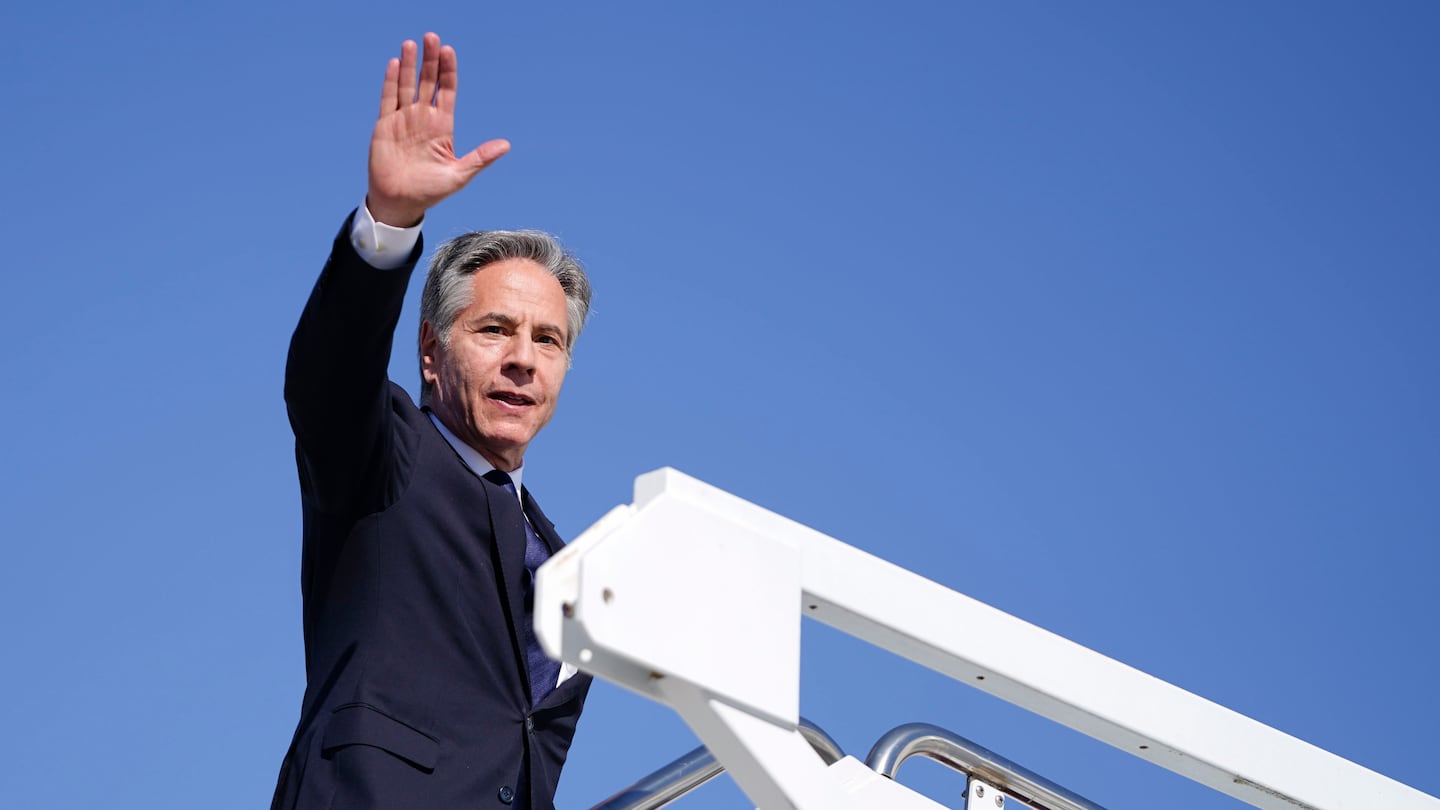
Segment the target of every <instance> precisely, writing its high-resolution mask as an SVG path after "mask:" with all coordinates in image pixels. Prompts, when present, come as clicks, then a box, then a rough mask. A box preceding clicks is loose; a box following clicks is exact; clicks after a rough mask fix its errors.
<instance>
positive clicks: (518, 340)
mask: <svg viewBox="0 0 1440 810" xmlns="http://www.w3.org/2000/svg"><path fill="white" fill-rule="evenodd" d="M505 367H506V368H513V369H516V370H517V371H523V372H525V373H526V374H533V373H534V372H535V341H534V340H532V339H531V337H530V335H529V333H527V332H525V331H523V330H522V331H519V332H516V333H515V334H514V335H513V336H511V338H510V340H509V341H508V342H507V344H506V347H505Z"/></svg>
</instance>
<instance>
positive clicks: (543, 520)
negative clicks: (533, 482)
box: [520, 487, 565, 554]
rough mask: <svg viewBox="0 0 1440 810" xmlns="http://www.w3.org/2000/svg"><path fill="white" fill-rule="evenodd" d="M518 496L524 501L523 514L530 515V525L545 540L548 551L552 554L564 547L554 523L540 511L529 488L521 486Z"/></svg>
mask: <svg viewBox="0 0 1440 810" xmlns="http://www.w3.org/2000/svg"><path fill="white" fill-rule="evenodd" d="M520 497H521V498H523V499H524V501H525V514H527V515H529V516H530V527H531V528H532V529H534V530H535V534H537V535H539V537H540V539H541V540H543V541H544V542H545V546H546V547H547V548H549V549H550V553H551V554H554V553H555V552H557V551H559V550H560V549H562V548H564V547H565V541H564V540H561V539H560V535H558V534H556V533H555V524H553V523H551V522H550V519H549V518H547V517H545V513H544V512H542V511H540V504H538V503H536V502H535V498H534V497H532V496H531V495H530V488H529V487H521V488H520Z"/></svg>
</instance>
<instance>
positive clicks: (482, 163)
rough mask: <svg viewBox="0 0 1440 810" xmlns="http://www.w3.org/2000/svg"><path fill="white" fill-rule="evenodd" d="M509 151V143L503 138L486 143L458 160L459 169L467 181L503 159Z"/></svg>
mask: <svg viewBox="0 0 1440 810" xmlns="http://www.w3.org/2000/svg"><path fill="white" fill-rule="evenodd" d="M509 151H510V142H509V141H507V140H505V139H504V138H496V139H495V140H493V141H486V142H485V143H482V144H480V145H479V146H477V147H475V149H474V151H472V152H469V153H467V154H466V155H465V156H464V157H462V158H460V169H461V171H463V172H464V173H465V177H466V178H467V179H468V178H471V177H474V176H475V175H477V174H479V173H480V172H481V171H482V170H483V169H485V167H487V166H489V165H490V164H491V163H494V162H495V161H497V160H499V159H500V158H502V157H504V156H505V153H506V152H509Z"/></svg>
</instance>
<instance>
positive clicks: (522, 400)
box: [490, 391, 535, 406]
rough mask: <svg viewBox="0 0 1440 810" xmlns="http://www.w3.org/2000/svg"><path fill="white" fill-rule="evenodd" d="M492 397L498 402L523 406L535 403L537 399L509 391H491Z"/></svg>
mask: <svg viewBox="0 0 1440 810" xmlns="http://www.w3.org/2000/svg"><path fill="white" fill-rule="evenodd" d="M490 398H491V399H493V400H495V401H496V402H503V403H505V404H507V405H516V406H521V405H534V404H535V400H533V399H531V398H530V397H527V396H525V395H524V394H512V393H510V392H509V391H493V392H491V393H490Z"/></svg>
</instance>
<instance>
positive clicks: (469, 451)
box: [425, 409, 525, 498]
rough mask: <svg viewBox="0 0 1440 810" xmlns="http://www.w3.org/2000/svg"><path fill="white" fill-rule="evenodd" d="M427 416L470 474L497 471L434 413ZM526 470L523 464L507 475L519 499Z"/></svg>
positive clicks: (427, 413)
mask: <svg viewBox="0 0 1440 810" xmlns="http://www.w3.org/2000/svg"><path fill="white" fill-rule="evenodd" d="M425 415H426V416H428V417H430V421H431V422H433V423H435V428H436V429H437V430H439V431H440V435H441V436H443V437H445V441H447V442H449V443H450V446H451V447H453V448H455V453H456V455H458V456H460V460H461V461H463V462H465V466H466V467H469V468H470V472H473V473H475V474H476V475H484V474H485V473H487V472H490V471H491V470H493V469H495V465H494V464H491V463H490V462H488V461H486V460H485V457H484V456H482V455H480V452H479V451H478V450H476V449H475V448H473V447H471V446H470V445H468V444H466V443H465V442H462V441H460V439H459V437H457V436H456V435H455V434H454V433H451V432H450V428H447V427H445V424H444V423H443V422H441V421H440V420H439V419H438V418H437V417H436V416H435V412H434V411H432V410H429V409H427V410H426V411H425ZM524 470H525V465H524V464H521V465H520V466H519V467H516V468H515V469H513V470H511V471H510V472H508V473H506V475H508V476H510V480H511V481H513V482H515V497H517V498H518V497H520V474H521V473H522V472H523V471H524Z"/></svg>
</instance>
